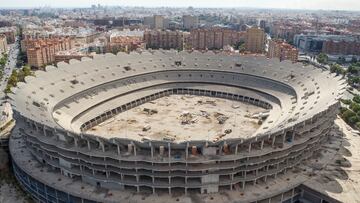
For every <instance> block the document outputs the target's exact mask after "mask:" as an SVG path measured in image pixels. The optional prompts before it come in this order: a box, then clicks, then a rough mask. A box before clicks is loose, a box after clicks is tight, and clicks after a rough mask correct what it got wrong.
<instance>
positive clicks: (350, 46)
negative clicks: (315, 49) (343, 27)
mask: <svg viewBox="0 0 360 203" xmlns="http://www.w3.org/2000/svg"><path fill="white" fill-rule="evenodd" d="M322 52H323V53H325V54H330V55H344V56H346V55H357V56H360V41H356V40H348V41H346V40H328V41H324V42H323V47H322Z"/></svg>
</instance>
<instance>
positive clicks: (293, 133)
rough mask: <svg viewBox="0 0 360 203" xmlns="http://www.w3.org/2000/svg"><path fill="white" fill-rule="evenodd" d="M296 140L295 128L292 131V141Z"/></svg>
mask: <svg viewBox="0 0 360 203" xmlns="http://www.w3.org/2000/svg"><path fill="white" fill-rule="evenodd" d="M294 140H295V130H294V131H293V132H292V135H291V142H294Z"/></svg>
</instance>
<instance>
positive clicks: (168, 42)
mask: <svg viewBox="0 0 360 203" xmlns="http://www.w3.org/2000/svg"><path fill="white" fill-rule="evenodd" d="M185 35H186V33H185V32H181V31H170V30H151V31H145V33H144V42H145V43H146V48H153V49H158V48H162V49H183V47H184V37H185Z"/></svg>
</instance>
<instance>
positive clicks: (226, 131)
mask: <svg viewBox="0 0 360 203" xmlns="http://www.w3.org/2000/svg"><path fill="white" fill-rule="evenodd" d="M224 133H225V134H230V133H232V130H231V129H226V130H225V131H224Z"/></svg>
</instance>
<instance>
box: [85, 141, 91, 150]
mask: <svg viewBox="0 0 360 203" xmlns="http://www.w3.org/2000/svg"><path fill="white" fill-rule="evenodd" d="M86 141H87V145H88V150H91V144H90V140H86Z"/></svg>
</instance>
